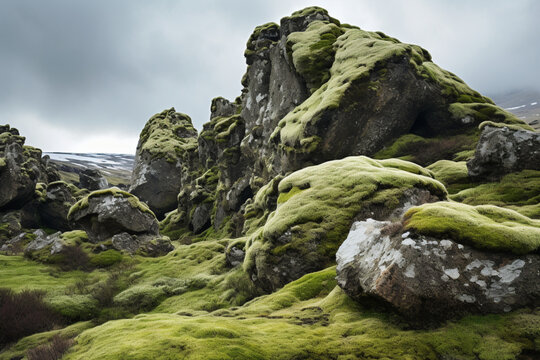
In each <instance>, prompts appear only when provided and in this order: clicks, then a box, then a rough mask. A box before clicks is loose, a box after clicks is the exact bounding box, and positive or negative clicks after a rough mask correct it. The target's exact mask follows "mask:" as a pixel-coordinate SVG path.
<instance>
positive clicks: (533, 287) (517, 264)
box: [336, 219, 540, 325]
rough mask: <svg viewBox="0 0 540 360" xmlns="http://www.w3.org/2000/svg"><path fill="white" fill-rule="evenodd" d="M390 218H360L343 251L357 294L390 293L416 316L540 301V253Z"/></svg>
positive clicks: (420, 320) (343, 273)
mask: <svg viewBox="0 0 540 360" xmlns="http://www.w3.org/2000/svg"><path fill="white" fill-rule="evenodd" d="M391 226H392V223H390V222H386V221H376V220H373V219H367V220H364V221H358V222H355V223H354V224H353V226H352V227H351V231H350V232H349V235H348V237H347V239H346V240H345V241H344V242H343V244H342V245H341V246H340V248H339V250H338V252H337V254H336V261H337V269H336V271H337V280H338V285H339V286H340V287H341V288H342V289H343V290H344V291H345V292H346V293H347V294H348V295H349V296H351V297H352V298H354V299H358V298H360V297H361V296H362V295H364V294H368V295H372V296H375V297H377V298H380V299H383V300H385V301H387V302H388V303H390V304H391V305H392V306H393V307H395V308H396V309H397V310H398V311H399V312H400V313H402V314H403V315H405V316H406V317H407V318H408V319H409V320H410V321H411V322H413V323H416V324H424V325H425V324H430V323H433V322H436V321H443V320H446V319H449V318H453V317H456V316H459V315H462V314H465V313H479V314H487V313H504V312H508V311H511V310H515V309H518V308H520V307H524V306H538V305H539V304H540V284H539V283H538V281H537V279H538V276H539V275H540V257H539V256H538V255H535V254H530V255H514V254H504V253H489V252H483V251H479V250H477V249H474V248H472V247H470V246H467V245H462V244H459V243H456V242H454V241H452V240H447V239H435V238H431V237H427V236H419V235H414V234H410V233H409V232H405V233H404V232H403V231H398V232H397V233H395V234H388V233H386V231H385V229H388V228H390V227H391Z"/></svg>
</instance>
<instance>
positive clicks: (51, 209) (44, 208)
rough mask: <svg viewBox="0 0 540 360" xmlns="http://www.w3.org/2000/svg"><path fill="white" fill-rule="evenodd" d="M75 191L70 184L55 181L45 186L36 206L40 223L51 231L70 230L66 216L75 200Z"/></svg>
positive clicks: (70, 226) (70, 225)
mask: <svg viewBox="0 0 540 360" xmlns="http://www.w3.org/2000/svg"><path fill="white" fill-rule="evenodd" d="M77 190H79V189H77V188H76V187H75V186H74V185H72V184H67V183H65V182H63V181H55V182H52V183H50V184H48V185H47V188H46V190H45V191H44V194H43V196H42V198H41V199H40V203H39V206H38V210H39V215H40V217H41V221H42V223H43V224H44V225H45V226H47V227H49V228H52V229H58V230H62V231H69V230H72V229H73V227H72V225H73V224H71V223H70V222H69V221H68V219H67V215H68V212H69V209H70V208H71V206H73V205H74V204H75V203H76V202H77V200H78V198H77V194H76V192H77Z"/></svg>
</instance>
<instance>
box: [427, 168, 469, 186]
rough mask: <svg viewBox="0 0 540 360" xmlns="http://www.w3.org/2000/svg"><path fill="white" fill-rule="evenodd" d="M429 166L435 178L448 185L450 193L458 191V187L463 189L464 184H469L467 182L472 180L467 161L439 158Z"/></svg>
mask: <svg viewBox="0 0 540 360" xmlns="http://www.w3.org/2000/svg"><path fill="white" fill-rule="evenodd" d="M427 168H428V170H430V171H431V172H432V173H433V174H434V175H435V179H437V180H439V181H440V182H442V183H443V184H444V185H445V186H446V188H447V189H448V192H449V193H454V192H457V191H456V190H458V189H459V190H461V188H462V187H463V186H467V185H466V184H468V183H469V182H470V179H469V172H468V170H467V163H466V162H465V161H459V162H455V161H450V160H439V161H437V162H435V163H433V164H431V165H429V166H428V167H427Z"/></svg>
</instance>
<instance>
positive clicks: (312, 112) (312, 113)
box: [272, 24, 491, 150]
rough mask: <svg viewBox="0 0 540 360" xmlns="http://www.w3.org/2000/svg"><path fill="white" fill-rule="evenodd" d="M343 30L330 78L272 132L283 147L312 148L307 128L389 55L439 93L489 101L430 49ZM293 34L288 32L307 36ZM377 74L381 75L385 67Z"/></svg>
mask: <svg viewBox="0 0 540 360" xmlns="http://www.w3.org/2000/svg"><path fill="white" fill-rule="evenodd" d="M327 25H328V24H327ZM314 26H315V25H314ZM318 26H321V25H318ZM328 26H330V25H328ZM308 30H309V29H308ZM342 30H343V31H345V32H344V34H343V35H341V36H339V37H338V39H337V40H336V41H335V42H334V45H333V48H334V49H335V51H336V52H335V59H334V61H333V63H332V65H331V67H330V69H329V74H330V79H329V80H328V82H326V83H324V84H323V85H322V86H321V87H320V88H319V89H317V90H316V91H315V92H313V94H312V95H311V96H310V97H309V98H308V99H307V100H306V101H305V102H304V103H302V104H301V105H299V106H298V107H297V108H295V109H294V110H293V111H291V112H290V113H289V114H287V116H286V117H284V118H283V119H282V121H280V123H279V124H278V127H277V128H276V130H275V131H274V133H273V135H272V136H273V137H276V136H277V135H278V134H279V135H280V139H281V143H282V145H283V146H284V147H285V148H293V149H295V148H296V149H303V150H312V148H313V147H310V146H308V145H307V144H306V142H310V140H309V139H310V138H311V137H312V136H313V134H309V131H308V129H310V128H312V127H314V126H315V125H316V124H317V123H318V121H319V120H320V119H321V118H322V117H323V116H324V114H326V113H327V112H328V111H332V110H336V109H338V108H339V107H340V103H341V101H342V98H343V96H344V94H346V92H347V90H348V89H349V87H350V86H351V85H352V84H353V83H356V84H358V83H362V82H365V83H366V84H367V85H366V86H368V85H369V83H370V81H374V79H373V78H372V74H375V73H376V72H377V71H379V70H381V69H383V70H384V67H385V65H386V64H387V63H388V62H390V61H392V59H397V58H402V57H405V58H407V59H409V63H410V65H411V68H412V71H413V72H414V73H415V74H417V75H418V76H419V77H420V78H424V79H425V80H426V81H427V82H430V83H434V84H435V85H436V86H438V87H439V88H440V89H441V94H442V95H444V96H446V97H448V98H449V100H450V101H452V99H453V100H454V101H457V100H458V98H459V97H460V96H461V97H462V98H464V99H465V100H469V99H475V100H476V101H479V102H486V103H490V102H491V101H490V100H489V99H488V98H484V97H482V96H481V95H480V94H479V93H478V92H476V91H474V90H472V89H470V88H469V87H468V86H467V85H466V84H465V83H464V82H463V81H462V80H461V79H459V78H458V77H457V76H455V75H454V74H452V73H450V72H448V71H445V70H443V69H440V68H439V67H438V66H437V65H435V64H433V63H432V62H431V56H430V55H429V53H428V52H427V51H426V50H424V49H422V48H420V47H419V46H416V45H408V44H403V43H400V42H399V41H398V40H396V39H394V38H391V37H387V36H385V35H384V34H379V33H373V32H368V31H363V30H360V29H354V28H342ZM295 34H296V33H292V34H290V35H289V36H293V38H294V37H298V36H303V37H306V38H307V37H309V36H308V35H295ZM314 55H316V52H312V53H311V56H314ZM319 60H321V59H319ZM311 62H312V63H316V61H311ZM378 76H384V71H383V72H382V73H381V74H379V75H378ZM368 87H369V86H368Z"/></svg>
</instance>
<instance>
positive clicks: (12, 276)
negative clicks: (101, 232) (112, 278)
mask: <svg viewBox="0 0 540 360" xmlns="http://www.w3.org/2000/svg"><path fill="white" fill-rule="evenodd" d="M103 277H104V273H103V272H100V271H95V272H92V273H87V272H83V271H79V270H77V271H61V270H60V269H58V268H57V267H55V266H52V265H46V264H40V263H37V262H35V261H31V260H28V259H25V258H24V257H22V256H5V255H0V278H1V279H2V284H1V285H0V286H1V287H5V288H9V289H12V290H14V291H21V290H23V289H32V290H44V291H46V292H47V293H48V294H63V293H64V292H65V290H66V288H67V287H69V286H71V285H73V284H75V283H77V282H80V281H91V282H95V281H99V280H100V279H102V278H103Z"/></svg>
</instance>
